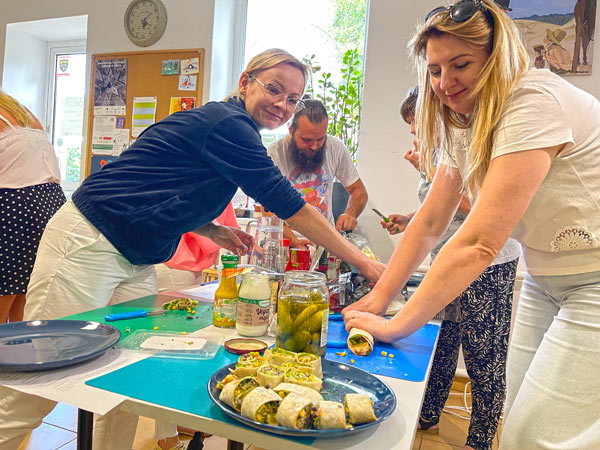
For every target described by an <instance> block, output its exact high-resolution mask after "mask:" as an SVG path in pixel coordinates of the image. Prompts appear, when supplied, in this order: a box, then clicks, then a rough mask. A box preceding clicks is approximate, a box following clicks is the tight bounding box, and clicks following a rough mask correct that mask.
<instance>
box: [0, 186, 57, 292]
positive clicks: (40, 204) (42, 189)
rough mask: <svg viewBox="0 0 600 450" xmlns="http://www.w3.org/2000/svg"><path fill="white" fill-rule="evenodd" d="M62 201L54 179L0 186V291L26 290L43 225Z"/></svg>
mask: <svg viewBox="0 0 600 450" xmlns="http://www.w3.org/2000/svg"><path fill="white" fill-rule="evenodd" d="M65 202H66V198H65V194H64V193H63V191H62V189H61V187H60V185H58V184H56V183H45V184H38V185H35V186H28V187H25V188H20V189H0V295H13V294H24V293H25V292H26V291H27V285H28V284H29V276H30V275H31V271H32V270H33V263H34V261H35V256H36V254H37V248H38V245H39V243H40V239H41V237H42V233H43V231H44V228H45V227H46V224H47V223H48V221H49V220H50V218H51V217H52V216H53V215H54V213H56V211H58V209H59V208H60V207H61V206H62V205H63V204H64V203H65Z"/></svg>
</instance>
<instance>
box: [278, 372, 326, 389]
mask: <svg viewBox="0 0 600 450" xmlns="http://www.w3.org/2000/svg"><path fill="white" fill-rule="evenodd" d="M284 380H285V382H286V383H294V384H299V385H300V386H306V387H308V388H311V389H314V390H315V391H320V390H321V388H322V387H323V380H321V379H320V378H319V377H317V376H315V375H311V374H308V373H306V372H302V371H301V370H298V369H294V368H292V369H288V370H286V372H285V378H284Z"/></svg>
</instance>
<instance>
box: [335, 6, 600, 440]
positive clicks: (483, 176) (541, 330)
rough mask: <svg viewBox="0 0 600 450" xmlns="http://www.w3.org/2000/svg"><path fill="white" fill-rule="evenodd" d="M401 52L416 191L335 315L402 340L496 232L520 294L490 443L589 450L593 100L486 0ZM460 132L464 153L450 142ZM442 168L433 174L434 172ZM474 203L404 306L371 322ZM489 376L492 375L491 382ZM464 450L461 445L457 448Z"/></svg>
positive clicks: (599, 140)
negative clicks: (365, 281) (377, 263)
mask: <svg viewBox="0 0 600 450" xmlns="http://www.w3.org/2000/svg"><path fill="white" fill-rule="evenodd" d="M410 48H411V50H412V53H413V55H414V57H415V60H416V66H417V69H418V71H419V77H420V79H419V85H420V86H421V87H422V88H421V92H420V93H419V99H418V102H417V114H416V121H417V130H419V141H420V142H421V143H422V144H423V145H422V148H421V151H422V154H423V155H424V158H425V162H426V168H427V170H429V171H430V172H431V173H433V166H434V161H433V155H432V154H431V152H428V149H432V148H433V147H434V146H433V145H432V144H433V143H434V140H435V139H434V137H436V136H441V139H442V145H441V148H444V149H453V150H452V152H450V153H446V154H444V155H442V158H441V164H440V167H441V168H442V169H443V170H438V171H437V172H436V174H435V177H434V180H433V184H432V186H431V189H430V191H429V194H428V196H427V198H426V200H425V202H424V203H423V205H422V206H421V208H419V210H418V212H417V213H416V215H415V216H414V218H413V219H412V220H411V222H410V224H409V225H408V227H407V229H406V231H405V236H404V238H403V239H402V241H401V243H400V245H399V246H398V247H397V248H396V250H395V252H394V255H393V256H392V259H391V260H390V262H389V264H388V268H387V269H386V271H385V273H384V275H383V276H382V277H381V279H380V280H379V282H378V283H377V285H376V286H375V288H374V289H373V290H372V291H371V293H370V294H369V295H368V296H366V297H364V298H363V299H362V300H361V301H360V302H358V303H355V304H353V305H351V306H350V307H348V308H346V310H345V311H344V320H345V321H346V326H347V328H351V327H354V326H359V327H360V328H364V329H366V330H367V331H370V332H371V333H372V334H373V335H374V336H375V337H376V338H378V339H381V340H383V341H386V342H391V341H395V340H397V339H400V338H403V337H406V336H408V335H409V334H411V333H413V332H414V331H415V330H417V329H418V328H420V327H421V326H422V325H423V324H425V323H426V322H427V321H428V320H429V319H431V318H432V317H433V316H434V315H435V314H436V313H437V312H438V311H439V310H441V309H442V308H443V307H444V306H445V305H446V304H448V303H449V302H451V301H452V300H453V299H454V298H455V297H457V296H458V295H459V294H460V293H461V292H462V291H463V290H464V289H465V288H466V287H467V286H468V285H469V284H470V283H471V282H472V281H473V280H474V279H476V278H477V277H478V276H479V275H480V274H481V273H482V271H483V270H484V269H485V268H487V267H488V266H489V264H490V263H491V262H492V261H493V260H494V258H495V257H496V255H497V254H498V252H499V251H500V249H501V248H502V246H503V245H504V243H505V242H506V240H507V239H508V237H509V236H511V237H513V238H515V239H516V240H518V241H519V242H520V243H521V249H522V254H523V257H524V263H525V265H526V267H527V274H526V276H525V280H524V282H523V286H522V288H521V293H520V298H519V302H518V307H517V315H516V322H515V328H514V330H513V336H512V340H511V344H510V350H509V357H508V366H507V399H506V404H505V410H504V420H503V426H502V427H503V429H502V437H501V441H500V448H501V449H511V450H512V449H519V450H521V449H538V448H560V449H578V450H581V449H597V448H600V420H599V419H600V413H599V412H598V411H599V409H598V405H599V404H600V389H598V374H600V178H599V177H598V176H597V170H598V164H599V163H600V102H599V101H598V100H597V99H596V98H594V97H593V96H591V95H589V94H587V93H585V92H583V91H581V90H579V89H577V88H575V87H574V86H572V85H571V84H570V83H568V82H567V81H565V80H563V79H562V78H560V77H559V76H557V75H555V74H553V73H551V72H550V71H548V70H538V69H529V68H528V65H529V61H528V57H527V54H526V52H525V48H524V47H523V44H522V42H521V40H520V38H519V35H518V31H517V29H516V27H515V25H514V24H513V23H512V21H511V20H510V18H509V17H508V16H506V14H505V13H504V12H503V11H502V10H501V9H499V8H498V7H497V6H496V5H495V4H494V3H493V2H492V1H490V0H462V1H460V2H458V3H456V4H454V5H452V6H450V7H440V8H436V9H435V10H433V11H432V12H431V13H430V14H429V15H428V16H427V18H426V21H425V24H424V25H422V26H421V27H420V29H419V30H418V32H417V33H416V35H415V36H414V37H413V39H412V41H411V43H410ZM454 127H458V128H462V129H464V130H465V133H466V134H468V135H469V136H470V138H469V139H467V140H466V142H468V144H467V145H460V143H457V144H458V145H453V142H452V141H453V139H452V134H451V132H450V130H451V129H452V128H454ZM444 166H445V167H444ZM463 189H466V190H467V191H468V192H469V194H470V196H471V198H473V199H474V203H473V208H472V210H471V212H470V214H469V216H468V217H467V219H466V220H465V222H464V224H463V225H462V227H461V228H460V229H459V230H458V231H457V233H456V234H455V235H454V236H453V237H452V238H451V239H450V240H449V241H448V243H447V244H446V245H445V246H444V247H443V248H442V250H441V251H440V253H439V255H438V256H437V258H436V260H435V262H434V263H433V265H432V267H431V269H430V270H429V272H428V273H427V275H426V276H425V278H424V280H423V282H422V283H421V285H420V287H419V289H418V290H417V291H416V292H415V294H414V295H413V296H412V297H411V299H410V301H409V302H408V303H407V305H406V306H405V308H404V309H402V311H401V312H400V313H398V314H397V315H396V317H394V318H393V319H392V320H390V321H387V320H385V319H383V318H381V317H379V316H378V315H376V314H381V313H382V312H383V311H385V308H386V306H387V304H388V303H389V301H390V299H392V298H393V297H394V295H395V294H396V292H398V291H399V290H400V288H401V287H402V286H403V285H404V284H405V282H406V281H407V279H408V277H409V276H410V274H411V273H412V272H413V271H414V270H415V268H416V267H417V265H418V264H419V263H420V261H421V260H422V259H423V258H424V257H425V255H426V254H427V252H428V251H429V250H430V249H431V248H432V247H433V246H434V245H435V243H436V241H437V239H438V238H439V236H440V235H441V233H442V232H443V231H444V230H445V228H446V227H447V225H448V223H449V222H450V220H451V218H452V216H453V214H454V212H455V211H456V208H457V206H458V204H459V201H460V198H461V193H462V192H463ZM502 375H503V374H502V373H499V374H498V376H502ZM465 448H469V447H468V446H465Z"/></svg>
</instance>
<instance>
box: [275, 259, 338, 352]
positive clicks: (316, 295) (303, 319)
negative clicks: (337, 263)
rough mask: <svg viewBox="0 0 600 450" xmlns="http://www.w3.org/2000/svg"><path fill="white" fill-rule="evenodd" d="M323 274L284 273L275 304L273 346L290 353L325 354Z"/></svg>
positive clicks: (326, 298)
mask: <svg viewBox="0 0 600 450" xmlns="http://www.w3.org/2000/svg"><path fill="white" fill-rule="evenodd" d="M325 281H326V280H325V275H324V274H322V273H320V272H308V271H304V270H295V271H291V272H286V273H285V276H284V279H283V284H282V285H281V288H280V290H279V300H278V303H277V346H278V347H281V348H284V349H286V350H290V351H293V352H308V353H313V354H315V355H319V356H324V355H325V344H326V343H327V321H328V319H329V291H328V290H327V286H326V284H325Z"/></svg>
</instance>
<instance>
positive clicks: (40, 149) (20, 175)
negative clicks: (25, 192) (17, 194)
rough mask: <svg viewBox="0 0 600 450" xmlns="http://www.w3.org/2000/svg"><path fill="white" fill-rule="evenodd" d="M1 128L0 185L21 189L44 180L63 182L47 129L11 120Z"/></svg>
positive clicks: (0, 118) (2, 119) (44, 181)
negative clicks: (16, 124) (6, 126)
mask: <svg viewBox="0 0 600 450" xmlns="http://www.w3.org/2000/svg"><path fill="white" fill-rule="evenodd" d="M0 120H1V121H2V122H4V123H6V124H7V125H8V127H9V128H7V129H6V130H4V131H2V132H0V188H2V189H20V188H24V187H27V186H35V185H37V184H44V183H60V169H59V168H58V162H57V161H56V155H55V154H54V147H53V146H52V144H51V143H50V141H48V136H47V135H46V132H45V131H44V130H37V129H34V128H23V127H19V126H15V125H13V124H11V123H10V122H9V121H8V120H7V119H6V118H5V117H4V116H2V115H0Z"/></svg>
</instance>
